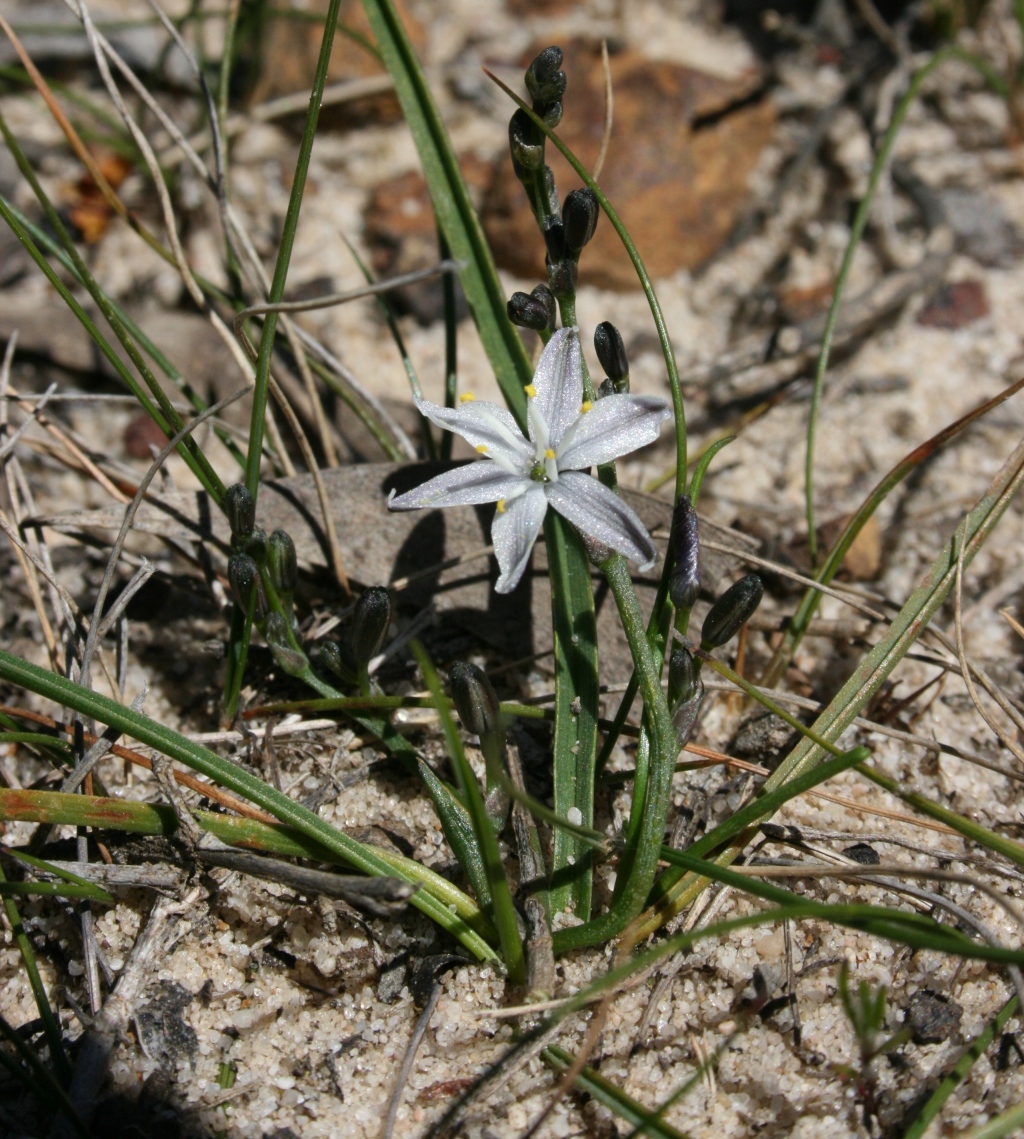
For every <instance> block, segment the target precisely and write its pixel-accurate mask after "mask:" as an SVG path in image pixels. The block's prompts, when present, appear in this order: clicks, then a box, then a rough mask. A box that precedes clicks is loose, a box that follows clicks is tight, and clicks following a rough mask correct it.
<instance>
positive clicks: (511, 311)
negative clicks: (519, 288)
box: [505, 293, 551, 332]
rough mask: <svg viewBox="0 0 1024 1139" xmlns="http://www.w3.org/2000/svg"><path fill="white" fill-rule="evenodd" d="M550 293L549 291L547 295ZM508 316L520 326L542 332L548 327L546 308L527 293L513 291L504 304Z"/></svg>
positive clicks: (541, 302)
mask: <svg viewBox="0 0 1024 1139" xmlns="http://www.w3.org/2000/svg"><path fill="white" fill-rule="evenodd" d="M550 295H551V294H550V293H549V294H548V296H550ZM505 311H506V312H507V313H508V318H509V320H510V321H512V323H513V324H517V325H518V326H519V327H520V328H532V329H533V330H534V332H543V331H544V329H545V328H547V327H548V309H547V305H545V304H544V302H543V301H540V300H537V299H536V297H531V296H530V294H529V293H513V294H512V297H511V299H510V300H509V302H508V304H507V305H506V306H505Z"/></svg>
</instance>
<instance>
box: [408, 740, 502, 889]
mask: <svg viewBox="0 0 1024 1139" xmlns="http://www.w3.org/2000/svg"><path fill="white" fill-rule="evenodd" d="M419 769H420V778H421V779H422V780H423V784H424V786H425V787H426V789H427V793H428V794H429V795H430V798H431V799H432V800H433V803H434V810H435V811H437V817H438V818H439V819H440V820H441V829H442V830H443V831H444V837H445V838H446V839H447V840H448V845H449V846H450V847H451V848H452V851H453V852H454V854H455V857H456V858H457V859H458V862H459V865H460V866H461V867H462V872H463V873H464V874H465V875H466V877H467V878H468V879H469V884H470V886H472V887H473V893H474V894H475V895H476V900H477V901H478V902H479V903H480V905H481V906H483V907H484V908H485V909H487V910H491V909H492V902H491V884H490V879H489V878H488V876H487V866H486V865H485V863H484V856H483V854H482V853H481V851H480V844H479V842H477V838H476V831H475V830H474V828H473V818H472V816H471V815H470V813H469V811H467V810H466V808H465V806H463V804H462V803H461V802H460V801H459V799H458V798H457V797H456V795H455V791H454V790H453V789H452V788H451V787H449V786H448V785H447V784H445V783H444V782H442V781H441V780H440V779H438V777H437V776H436V775H435V774H434V773H433V771H431V770H430V768H429V767H428V766H427V764H426V763H424V762H423V760H422V759H421V760H420V767H419Z"/></svg>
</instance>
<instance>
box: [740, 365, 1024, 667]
mask: <svg viewBox="0 0 1024 1139" xmlns="http://www.w3.org/2000/svg"><path fill="white" fill-rule="evenodd" d="M1022 387H1024V379H1020V380H1018V381H1017V382H1016V383H1014V384H1011V385H1010V386H1009V387H1007V388H1004V389H1003V391H1001V392H1000V393H999V394H998V395H996V396H993V397H992V399H990V400H986V401H985V402H984V403H983V404H981V405H980V406H979V407H976V408H974V409H972V410H971V411H969V412H967V413H966V414H965V415H962V416H960V418H959V419H957V420H956V421H955V422H954V423H951V424H950V425H949V426H948V427H946V428H944V429H943V430H942V431H940V432H938V433H937V434H936V435H933V436H932V437H931V438H930V439H928V440H926V441H925V442H924V443H922V444H921V445H920V446H919V447H915V448H914V450H913V451H911V452H910V453H909V454H908V455H906V456H905V457H904V458H903V459H901V460H900V461H899V462H898V463H897V464H896V465H895V466H894V467H893V468H892V470H890V471H889V472H888V473H887V474H886V475H885V476H884V477H883V478H882V479H880V480H879V481H878V483H877V484H876V485H875V487H874V488H873V489H872V490H871V493H870V494H869V495H868V496H867V497H866V498H865V499H864V502H863V503H862V504H861V506H860V507H859V508H858V510H857V512H856V513H855V514H854V515H853V517H852V518H851V519H850V521H849V522H847V524H846V525H845V526H844V527H843V531H842V533H841V534H840V535H839V537H838V538H837V539H836V542H835V544H834V545H833V547H832V549H831V550H829V552H828V556H827V557H826V558H825V562H824V564H823V565H822V566H821V568H820V569H819V570H818V572H817V573H816V574H815V580H817V581H818V582H820V583H821V584H822V585H828V584H830V583H831V581H832V579H833V578H834V577H835V575H836V574H837V573H838V572H839V570H840V568H841V567H842V564H843V559H844V558H845V557H846V555H847V553H848V551H849V549H850V547H851V546H852V545H853V543H854V540H855V539H856V537H857V535H858V534H859V533H860V532H861V530H862V529H863V528H864V525H865V523H866V522H867V521H868V519H869V518H871V516H872V515H873V514H874V513H875V511H877V510H878V508H879V507H880V506H881V505H882V503H883V502H884V501H885V499H886V498H887V497H888V495H889V493H890V491H892V490H893V488H894V487H896V486H898V485H899V484H900V483H901V482H902V481H903V480H904V479H905V478H906V477H907V476H908V475H909V474H910V473H911V472H912V471H914V470H916V469H917V468H918V467H919V466H920V465H921V463H923V462H924V461H925V460H926V459H930V458H931V457H932V456H933V455H934V454H935V453H936V452H937V451H938V450H939V449H940V448H941V447H944V446H945V445H946V444H947V443H949V442H950V441H951V440H952V439H954V438H956V436H957V435H959V434H960V433H961V432H962V431H964V430H965V429H966V428H967V427H969V426H970V425H971V424H972V423H975V422H976V421H977V420H978V419H980V418H981V417H982V416H983V415H987V414H988V412H990V411H991V410H992V409H993V408H995V407H998V406H999V405H1000V404H1001V403H1003V402H1004V401H1005V400H1008V399H1009V398H1010V396H1012V395H1015V394H1016V393H1017V392H1019V391H1020V390H1021V388H1022ZM821 597H822V594H821V592H820V591H819V590H816V589H813V588H809V589H808V590H807V591H806V592H805V593H804V596H803V598H802V599H801V601H800V606H799V608H798V609H797V611H796V613H794V614H793V617H792V619H791V620H790V622H789V625H788V626H787V628H786V631H785V634H784V636H783V639H782V643H781V645H780V646H779V648H778V649H777V650H776V652H775V655H774V656H773V657H772V660H771V663H770V664H769V666H768V668H767V669H766V671H765V674H764V676H763V677H762V680H761V683H762V685H763V686H764V687H766V688H773V687H774V686H775V685H776V684H778V682H779V680H780V679H781V678H782V675H783V673H784V672H785V670H786V666H787V665H788V664H789V662H790V660H792V658H793V653H794V652H796V649H797V646H798V645H799V644H800V642H801V640H803V637H804V634H805V633H806V632H807V627H808V625H809V624H810V623H811V618H812V617H813V616H814V614H815V611H816V610H817V608H818V605H819V604H820V602H821Z"/></svg>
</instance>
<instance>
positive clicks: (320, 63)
mask: <svg viewBox="0 0 1024 1139" xmlns="http://www.w3.org/2000/svg"><path fill="white" fill-rule="evenodd" d="M340 7H341V4H340V0H329V3H328V8H327V14H326V18H325V23H324V34H323V39H322V41H321V44H320V56H319V58H318V60H317V66H316V76H315V78H314V80H313V86H312V89H311V91H310V97H309V110H308V112H307V114H306V125H305V129H304V130H303V133H302V141H301V143H300V145H299V154H298V158H297V159H296V162H295V171H294V175H293V179H292V189H291V194H290V196H289V199H288V211H287V213H286V215H285V219H284V225H283V228H282V231H281V241H280V245H279V247H278V255H277V263H276V265H275V267H274V279H273V281H272V282H271V285H270V291H269V293H268V296H267V301H268V302H269V303H270V304H275V305H276V304H279V303H280V302H281V300H282V298H283V296H284V287H285V282H286V280H287V276H288V267H289V264H290V263H291V255H292V247H293V245H294V242H295V230H296V227H297V225H298V220H299V208H300V206H301V204H302V196H303V193H304V191H305V188H306V175H307V173H308V172H309V160H310V156H311V155H312V152H313V138H314V135H315V134H316V125H317V121H318V119H319V114H320V99H321V97H322V96H323V90H324V85H325V83H326V80H327V66H328V63H329V62H330V55H331V46H332V44H333V43H334V31H335V28H336V26H337V23H338V13H339V10H340ZM276 331H277V314H276V313H273V312H270V313H268V314H267V319H266V321H265V322H264V325H263V335H262V336H261V337H260V351H259V357H258V359H257V362H256V379H255V384H254V387H253V400H252V417H251V419H250V422H249V450H248V454H247V455H246V466H245V486H246V489H247V490H248V491H249V493H250V494H251V495H252V497H253V501H256V500H257V498H258V496H259V484H260V457H261V454H262V450H263V430H264V418H265V415H266V408H267V393H268V384H269V380H270V361H271V357H272V355H273V351H274V336H275V333H276Z"/></svg>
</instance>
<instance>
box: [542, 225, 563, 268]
mask: <svg viewBox="0 0 1024 1139" xmlns="http://www.w3.org/2000/svg"><path fill="white" fill-rule="evenodd" d="M544 248H545V249H546V250H547V255H548V262H549V263H551V264H554V263H555V262H556V261H564V260H565V256H566V254H567V253H568V247H567V246H566V243H565V226H564V225H563V224H562V223H561V222H560V221H559V220H558V219H557V218H554V219H552V220H551V221H550V222H549V223H548V224H547V225H546V226H545V227H544Z"/></svg>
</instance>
